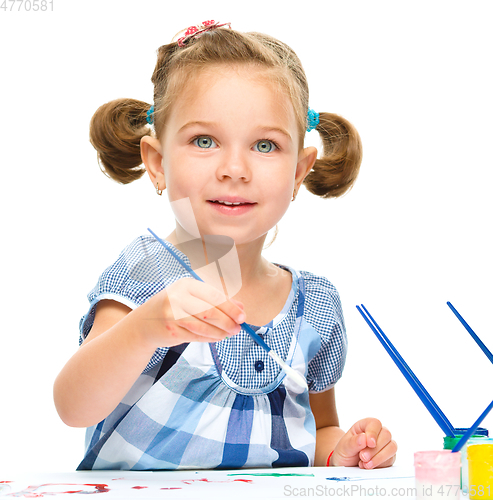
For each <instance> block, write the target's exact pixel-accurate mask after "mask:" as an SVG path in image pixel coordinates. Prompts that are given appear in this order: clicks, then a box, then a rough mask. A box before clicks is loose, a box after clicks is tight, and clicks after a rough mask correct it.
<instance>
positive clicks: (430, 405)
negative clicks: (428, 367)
mask: <svg viewBox="0 0 493 500" xmlns="http://www.w3.org/2000/svg"><path fill="white" fill-rule="evenodd" d="M361 308H363V309H364V312H363V310H362V309H361ZM356 309H358V311H359V312H360V314H361V316H363V318H364V319H365V321H366V322H367V323H368V326H369V327H370V328H371V330H372V331H373V333H374V334H375V335H376V337H377V339H378V340H379V341H380V343H381V344H382V345H383V347H384V348H385V350H386V351H387V352H388V354H389V355H390V357H391V358H392V360H393V361H394V363H395V364H396V365H397V368H399V370H400V371H401V373H402V374H403V375H404V377H405V378H406V380H407V381H408V382H409V384H410V385H411V387H412V388H413V390H414V392H415V393H416V394H417V396H418V397H419V399H421V401H422V403H423V404H424V405H425V407H426V409H427V410H428V411H429V412H430V414H431V416H432V417H433V418H434V419H435V422H436V423H437V424H438V425H439V426H440V428H441V429H442V431H443V432H444V433H445V435H446V436H455V432H454V427H453V426H452V424H451V423H450V421H449V420H448V418H447V417H446V416H445V415H444V413H443V412H442V410H440V408H439V407H438V405H437V404H436V403H435V401H434V400H433V398H432V397H431V396H430V394H429V393H428V391H427V390H426V389H425V388H424V387H423V384H421V382H420V381H419V380H418V377H416V375H415V374H414V372H413V371H412V370H411V368H409V366H408V365H407V363H406V362H405V361H404V359H403V358H402V356H401V355H400V354H399V352H398V351H397V349H396V348H395V347H394V346H393V344H392V342H390V340H389V339H388V337H387V336H386V335H385V333H383V331H382V329H381V328H380V327H379V326H378V323H377V322H376V321H375V320H374V319H373V317H372V316H371V314H370V313H369V312H368V310H367V309H366V307H365V306H364V305H363V304H361V307H359V306H356Z"/></svg>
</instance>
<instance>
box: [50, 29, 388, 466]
mask: <svg viewBox="0 0 493 500" xmlns="http://www.w3.org/2000/svg"><path fill="white" fill-rule="evenodd" d="M152 82H153V83H154V105H153V106H150V105H149V104H146V103H144V102H141V101H137V100H132V99H119V100H116V101H112V102H109V103H107V104H105V105H103V106H102V107H101V108H99V109H98V110H97V112H96V113H95V115H94V117H93V119H92V122H91V131H90V134H91V142H92V144H93V145H94V147H95V148H96V149H97V151H98V157H99V160H100V162H101V164H102V166H103V168H104V171H105V173H106V174H107V175H108V176H110V177H112V178H113V179H114V180H116V181H118V182H120V183H123V184H125V183H128V182H132V181H133V180H135V179H138V178H139V177H140V176H141V175H142V174H143V172H144V169H143V168H140V165H141V164H142V163H144V165H145V170H146V171H147V173H148V175H149V177H150V179H151V181H152V183H153V185H154V188H155V190H156V192H157V194H158V195H161V194H162V192H163V191H164V190H166V193H167V195H168V198H169V200H170V202H171V204H172V208H173V211H174V214H175V217H176V228H175V229H174V231H173V232H172V233H171V234H169V235H168V236H167V237H166V238H165V239H166V245H168V246H169V247H170V248H172V249H174V251H175V252H176V253H177V254H178V255H179V256H180V258H181V259H182V260H183V261H184V262H185V263H186V264H187V265H188V266H190V267H191V268H192V269H194V270H199V269H200V270H201V272H202V277H205V279H204V282H201V281H198V280H195V279H193V278H192V277H191V275H190V273H189V272H187V270H186V269H185V268H184V267H183V266H182V265H181V264H180V263H179V262H178V261H177V260H176V259H175V258H174V257H173V256H172V255H171V254H170V253H169V252H168V251H167V249H166V248H164V247H163V246H162V245H161V244H160V243H159V242H158V241H157V240H156V239H155V238H154V237H153V236H151V235H150V234H148V235H145V236H141V237H139V238H137V239H136V240H134V241H133V242H132V243H131V244H130V245H129V246H128V247H126V248H125V249H124V251H123V252H122V253H121V254H120V257H119V258H118V259H117V260H116V262H115V263H114V264H113V265H111V266H109V267H108V268H107V269H106V270H105V271H104V272H103V274H102V275H101V276H100V278H99V280H98V282H97V284H96V286H95V287H94V289H93V290H92V291H91V292H90V293H89V296H88V298H89V301H90V308H89V311H88V312H87V314H86V315H85V316H84V317H83V318H82V319H81V322H80V342H81V344H82V345H81V347H80V348H79V350H78V351H77V352H76V354H75V355H74V356H73V357H72V358H71V359H70V360H69V361H68V363H67V364H66V365H65V367H64V368H63V370H62V371H61V373H60V374H59V376H58V377H57V380H56V381H55V387H54V398H55V404H56V407H57V410H58V413H59V415H60V417H61V418H62V420H63V421H64V422H65V423H66V424H68V425H70V426H76V427H88V429H87V434H86V453H85V456H84V458H83V460H82V462H81V464H80V465H79V470H86V469H126V470H156V469H186V468H190V469H212V468H223V469H224V468H228V469H231V468H240V467H285V466H312V465H323V466H325V465H333V466H359V467H362V468H367V469H371V468H375V467H387V466H390V465H392V464H393V462H394V460H395V453H396V450H397V446H396V444H395V442H394V441H393V440H392V438H391V435H390V432H389V431H388V430H387V429H386V428H385V427H383V426H382V424H381V423H380V422H379V421H378V420H377V419H374V418H366V419H363V420H360V421H359V422H357V423H356V424H354V425H353V426H352V428H351V429H350V430H349V431H348V432H347V433H344V431H342V430H341V429H340V428H339V421H338V417H337V411H336V405H335V397H334V385H335V383H336V382H337V381H338V380H339V378H340V377H341V374H342V370H343V367H344V362H345V358H346V349H347V341H346V334H345V326H344V319H343V315H342V309H341V303H340V300H339V296H338V293H337V291H336V289H335V288H334V286H333V285H332V284H331V283H330V282H329V281H328V280H327V279H326V278H325V277H322V276H317V275H315V274H312V273H310V272H308V271H298V270H295V269H293V268H291V267H289V266H287V265H280V264H272V263H269V262H267V260H266V259H264V258H263V257H262V249H263V245H264V241H265V238H266V235H267V233H268V231H269V230H270V229H272V228H273V227H275V226H276V224H277V222H278V221H279V220H280V219H281V218H282V216H283V215H284V213H285V212H286V210H287V209H288V206H289V205H290V203H291V202H292V201H294V200H295V198H296V195H297V193H298V191H299V189H300V187H301V185H302V184H304V185H305V186H306V188H307V189H308V190H309V191H310V192H312V193H314V194H316V195H319V196H322V197H324V198H327V197H336V196H340V195H342V194H343V193H345V192H346V191H347V190H348V189H349V188H350V187H351V186H352V184H353V183H354V181H355V179H356V176H357V173H358V170H359V165H360V162H361V143H360V139H359V136H358V133H357V132H356V130H355V129H354V128H353V126H352V125H351V124H350V123H348V122H347V121H346V120H345V119H343V118H341V117H339V116H337V115H334V114H330V113H320V114H317V113H315V112H313V111H312V110H309V108H308V85H307V81H306V77H305V74H304V71H303V68H302V66H301V63H300V61H299V59H298V58H297V56H296V54H295V53H294V52H293V51H292V50H291V49H290V48H289V47H288V46H287V45H285V44H283V43H282V42H280V41H278V40H276V39H274V38H272V37H270V36H267V35H264V34H260V33H240V32H237V31H234V30H232V29H231V28H230V26H229V24H225V25H224V24H223V25H220V24H218V23H215V22H214V21H207V22H204V23H203V24H202V25H199V26H196V27H191V28H189V29H188V30H187V31H186V32H185V33H183V34H182V36H181V37H180V38H179V39H178V40H177V41H175V42H172V43H170V44H168V45H164V46H162V47H160V48H159V50H158V60H157V64H156V68H155V70H154V74H153V76H152ZM313 128H316V130H317V131H318V132H319V133H320V135H321V137H322V140H323V146H324V155H323V157H322V158H320V159H317V150H316V149H315V148H313V147H307V148H304V136H305V132H306V130H311V129H313ZM180 207H181V208H180ZM183 207H188V208H189V209H188V210H187V209H182V208H183ZM163 236H164V235H163ZM221 238H223V239H221ZM224 241H232V242H233V251H232V252H229V253H228V255H233V256H234V259H233V261H234V262H237V268H238V269H239V270H240V275H241V287H237V290H239V291H238V292H237V293H236V294H235V298H234V299H233V298H228V296H227V295H225V294H224V293H223V291H224V290H223V285H225V286H226V289H228V290H231V287H230V286H227V285H228V283H231V280H232V279H233V278H234V276H232V275H233V274H234V272H231V273H230V272H229V271H228V270H226V271H225V269H226V267H227V266H222V267H221V266H219V267H220V269H221V272H222V275H221V276H220V279H219V281H218V280H217V279H216V281H214V280H213V279H212V278H211V276H212V273H210V272H209V271H210V270H211V269H212V267H211V266H215V265H216V264H215V262H213V261H218V262H221V258H220V257H221V255H223V256H224V255H225V252H224V251H223V250H224V248H225V245H224ZM214 242H216V244H215V243H214ZM226 246H227V245H226ZM235 259H236V260H235ZM223 260H224V259H223ZM226 260H227V259H226ZM233 267H234V266H233ZM216 269H217V268H216ZM208 278H209V279H208ZM233 281H234V280H233ZM229 295H232V294H231V293H230V294H229ZM245 321H246V322H247V323H248V324H249V325H251V327H252V328H253V329H254V330H255V331H256V333H257V334H258V335H259V336H260V337H261V338H262V339H263V340H264V341H265V343H267V345H268V346H269V347H271V348H272V349H273V350H274V351H276V352H277V354H279V356H280V357H281V358H282V359H283V360H284V361H285V362H286V363H287V364H288V365H290V366H291V367H292V368H294V369H295V370H296V371H297V372H298V373H300V374H301V375H302V376H303V377H304V379H306V381H307V384H308V388H309V390H306V388H305V389H304V388H302V387H300V386H299V385H297V384H296V383H295V382H292V381H291V380H290V379H289V378H287V377H286V376H285V375H286V374H285V372H284V371H283V370H282V369H281V368H280V367H279V365H278V364H277V363H275V361H274V360H273V359H272V358H271V357H270V356H268V355H267V353H266V352H265V351H264V350H263V349H261V348H260V347H259V346H258V345H257V343H255V342H254V341H253V340H252V338H251V337H250V336H249V335H248V334H247V332H246V331H245V330H244V329H243V328H242V327H241V326H240V325H241V323H243V322H245Z"/></svg>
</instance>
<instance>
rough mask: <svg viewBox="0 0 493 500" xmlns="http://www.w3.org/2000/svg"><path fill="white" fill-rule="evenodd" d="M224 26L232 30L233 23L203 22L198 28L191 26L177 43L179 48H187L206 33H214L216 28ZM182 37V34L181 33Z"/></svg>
mask: <svg viewBox="0 0 493 500" xmlns="http://www.w3.org/2000/svg"><path fill="white" fill-rule="evenodd" d="M223 26H227V27H228V28H230V29H231V23H223V24H219V23H218V22H216V21H212V20H211V21H203V22H202V24H197V26H190V27H189V28H187V29H186V30H185V33H183V36H182V37H180V38H178V40H177V43H178V47H185V45H186V44H187V43H188V42H189V41H190V40H193V39H196V38H200V37H201V36H202V34H203V33H205V32H206V31H212V30H215V29H216V28H221V27H223ZM179 34H180V35H181V33H179Z"/></svg>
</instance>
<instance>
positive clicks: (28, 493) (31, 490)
mask: <svg viewBox="0 0 493 500" xmlns="http://www.w3.org/2000/svg"><path fill="white" fill-rule="evenodd" d="M62 485H63V486H94V488H95V490H94V491H84V490H69V491H44V492H43V493H36V490H38V489H39V488H46V487H48V486H62ZM108 491H110V490H109V488H108V485H107V484H74V483H46V484H39V485H37V486H36V485H34V486H28V487H27V488H26V489H25V490H23V491H17V492H15V493H9V494H8V495H7V496H10V497H24V498H44V496H45V495H49V496H52V495H63V494H66V493H82V492H84V493H86V494H88V495H93V494H94V493H107V492H108Z"/></svg>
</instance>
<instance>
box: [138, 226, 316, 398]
mask: <svg viewBox="0 0 493 500" xmlns="http://www.w3.org/2000/svg"><path fill="white" fill-rule="evenodd" d="M147 230H148V231H149V232H150V233H151V234H152V235H153V236H154V238H156V240H157V241H158V242H159V243H161V245H163V247H164V248H165V249H166V250H167V251H168V252H169V253H170V254H171V255H172V256H173V257H174V258H175V259H176V260H177V261H178V262H179V263H180V264H181V265H182V266H183V267H184V268H185V269H186V270H187V271H188V272H189V273H190V274H191V275H192V276H193V277H194V278H195V279H196V280H199V281H202V282H203V281H204V280H203V279H202V278H201V277H200V276H199V275H198V274H197V273H196V272H195V271H193V269H192V268H191V267H190V266H188V265H187V263H186V262H184V261H183V259H182V258H180V256H179V255H178V254H177V253H176V252H175V251H174V250H173V249H172V248H170V247H169V246H168V245H166V243H165V242H164V241H163V240H162V239H161V238H159V236H157V235H156V234H155V233H154V232H153V231H152V230H151V229H149V228H147ZM241 327H242V328H243V329H244V330H245V331H246V332H247V333H248V335H250V337H252V339H253V340H254V341H255V342H256V343H257V344H258V345H259V346H260V347H262V348H263V349H264V350H265V351H266V352H267V353H268V354H269V356H270V357H271V358H272V359H273V360H274V361H275V362H276V363H277V364H278V365H279V366H280V367H281V368H282V369H283V370H284V372H285V373H286V375H287V376H288V377H289V378H291V379H292V380H293V381H294V382H296V383H297V384H298V385H299V386H300V387H303V388H305V389H307V390H308V385H307V384H306V380H305V379H304V378H303V377H302V376H301V375H300V374H299V373H298V372H297V371H296V370H295V369H293V368H291V367H290V366H289V365H288V364H287V363H286V362H285V361H284V360H283V359H282V358H281V357H280V356H279V354H277V352H276V351H274V350H273V349H272V348H271V347H269V346H268V345H267V344H266V343H265V342H264V341H263V340H262V339H261V338H260V336H259V335H258V334H256V333H255V332H254V331H253V330H252V328H251V327H250V326H249V325H248V324H247V323H242V324H241Z"/></svg>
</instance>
